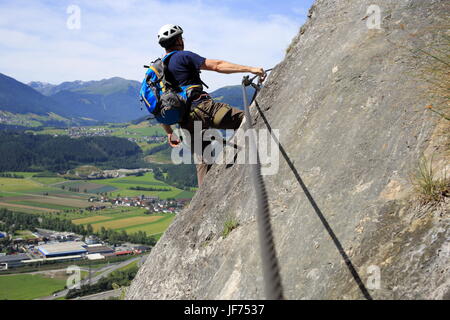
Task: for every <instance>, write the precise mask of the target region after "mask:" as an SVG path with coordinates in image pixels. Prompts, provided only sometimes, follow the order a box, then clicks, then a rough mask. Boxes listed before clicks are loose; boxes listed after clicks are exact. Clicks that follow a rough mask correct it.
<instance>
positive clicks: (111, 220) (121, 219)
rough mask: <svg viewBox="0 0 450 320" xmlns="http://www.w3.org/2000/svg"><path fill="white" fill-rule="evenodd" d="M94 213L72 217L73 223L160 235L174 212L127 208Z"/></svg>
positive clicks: (130, 232)
mask: <svg viewBox="0 0 450 320" xmlns="http://www.w3.org/2000/svg"><path fill="white" fill-rule="evenodd" d="M123 211H124V210H122V212H117V213H113V212H112V209H111V211H110V212H109V213H108V212H106V213H105V214H102V215H95V216H91V217H89V218H78V219H72V222H73V223H75V224H81V225H88V224H90V225H91V226H92V228H93V229H94V231H96V232H98V231H100V229H101V228H102V227H103V228H105V229H112V230H116V231H122V230H124V231H126V232H127V233H128V234H132V233H136V232H139V231H144V232H146V233H147V235H149V236H150V235H156V236H160V235H161V234H162V233H163V232H164V231H165V230H166V229H167V228H168V226H169V225H170V224H171V223H172V221H173V219H174V217H175V215H174V214H153V215H147V214H145V213H144V210H142V209H138V208H129V209H128V211H125V212H123Z"/></svg>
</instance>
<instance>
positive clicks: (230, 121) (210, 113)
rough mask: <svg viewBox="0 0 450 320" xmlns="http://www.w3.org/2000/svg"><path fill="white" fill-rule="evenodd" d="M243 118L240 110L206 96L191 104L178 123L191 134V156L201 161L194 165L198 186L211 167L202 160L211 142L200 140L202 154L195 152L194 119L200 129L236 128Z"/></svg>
mask: <svg viewBox="0 0 450 320" xmlns="http://www.w3.org/2000/svg"><path fill="white" fill-rule="evenodd" d="M243 118H244V112H243V111H242V110H239V109H238V108H234V107H231V106H230V105H228V104H226V103H221V102H217V101H214V100H213V99H212V98H209V97H208V98H205V99H204V100H202V101H201V102H199V103H198V104H196V105H193V106H192V107H191V112H190V113H189V115H188V117H187V119H186V120H185V121H184V122H183V123H180V128H181V129H185V130H187V131H188V132H189V134H190V135H191V151H192V153H193V156H194V157H196V158H197V159H198V160H199V161H201V163H198V164H197V165H196V169H197V179H198V185H199V186H200V185H201V184H202V183H203V180H204V177H205V175H206V173H207V172H208V171H209V169H210V168H211V164H207V163H205V162H204V161H203V151H204V149H205V148H206V147H207V146H208V145H209V144H210V143H211V142H210V141H202V148H201V150H202V154H200V155H198V154H195V152H194V150H195V149H194V141H193V140H194V139H193V137H194V121H201V124H202V126H201V129H202V130H205V129H210V128H214V129H234V130H237V129H238V128H239V126H240V125H241V122H242V120H243ZM198 134H199V133H198ZM200 134H201V133H200ZM202 140H203V139H202Z"/></svg>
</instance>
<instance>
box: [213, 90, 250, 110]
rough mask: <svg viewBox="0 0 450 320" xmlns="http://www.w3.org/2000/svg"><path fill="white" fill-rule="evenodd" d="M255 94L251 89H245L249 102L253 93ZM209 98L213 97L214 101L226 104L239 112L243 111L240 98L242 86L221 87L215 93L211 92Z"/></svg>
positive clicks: (242, 102)
mask: <svg viewBox="0 0 450 320" xmlns="http://www.w3.org/2000/svg"><path fill="white" fill-rule="evenodd" d="M254 92H255V89H253V88H252V87H249V88H247V94H248V99H249V101H250V100H251V98H252V97H253V93H254ZM211 97H213V98H214V99H215V100H217V101H220V102H223V103H228V104H229V105H231V106H232V107H236V108H239V109H241V110H244V101H243V96H242V86H240V85H237V86H228V87H223V88H220V89H217V90H216V91H213V92H211Z"/></svg>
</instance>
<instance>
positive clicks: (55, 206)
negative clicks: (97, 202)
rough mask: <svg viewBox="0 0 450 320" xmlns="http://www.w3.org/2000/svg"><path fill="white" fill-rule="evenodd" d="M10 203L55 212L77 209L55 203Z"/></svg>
mask: <svg viewBox="0 0 450 320" xmlns="http://www.w3.org/2000/svg"><path fill="white" fill-rule="evenodd" d="M9 203H14V204H22V205H25V206H30V207H36V208H45V209H55V210H71V209H73V208H75V207H69V206H62V205H58V204H53V203H40V202H34V201H9ZM86 206H88V203H86Z"/></svg>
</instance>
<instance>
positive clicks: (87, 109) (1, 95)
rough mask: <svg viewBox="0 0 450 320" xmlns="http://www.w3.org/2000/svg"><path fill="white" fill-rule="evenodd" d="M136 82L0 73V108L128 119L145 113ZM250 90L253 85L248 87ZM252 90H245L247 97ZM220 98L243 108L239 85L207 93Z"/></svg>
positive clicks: (87, 119) (72, 117)
mask: <svg viewBox="0 0 450 320" xmlns="http://www.w3.org/2000/svg"><path fill="white" fill-rule="evenodd" d="M139 89H140V83H139V82H138V81H134V80H127V79H123V78H119V77H114V78H110V79H104V80H99V81H72V82H63V83H61V84H59V85H54V84H50V83H46V82H37V81H35V82H30V83H28V84H24V83H22V82H19V81H17V80H15V79H14V78H11V77H9V76H7V75H4V74H1V73H0V112H1V111H4V112H9V113H11V114H19V115H24V114H35V115H39V116H46V115H49V114H51V115H53V117H52V121H54V118H55V116H56V117H60V118H59V120H60V121H61V123H63V122H64V121H66V122H68V121H74V122H81V123H84V124H86V123H93V122H94V123H98V122H129V121H133V120H135V119H139V118H143V117H146V116H148V113H147V110H145V108H143V107H142V106H141V105H140V102H139V98H138V94H139ZM252 90H253V89H252ZM252 93H253V91H252V92H249V97H251V94H252ZM211 96H212V97H213V98H214V99H216V100H218V101H221V102H224V103H228V104H230V105H232V106H235V107H238V108H240V109H243V102H242V88H241V86H239V85H238V86H228V87H224V88H220V89H218V90H216V91H214V92H212V93H211Z"/></svg>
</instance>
